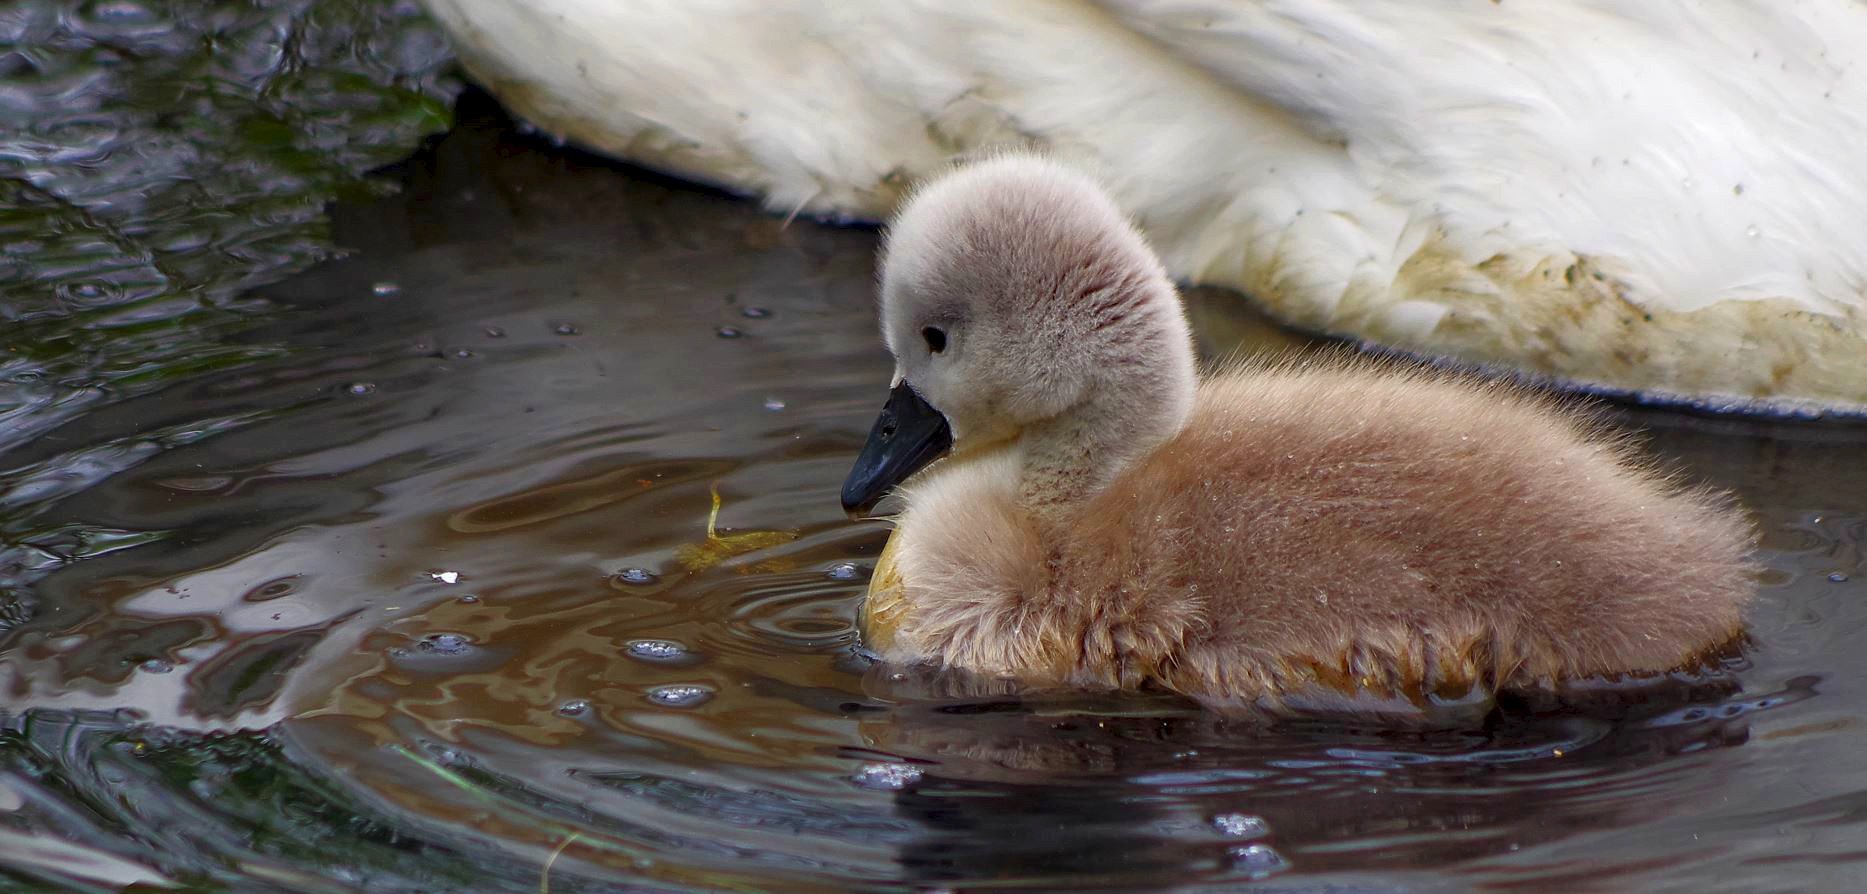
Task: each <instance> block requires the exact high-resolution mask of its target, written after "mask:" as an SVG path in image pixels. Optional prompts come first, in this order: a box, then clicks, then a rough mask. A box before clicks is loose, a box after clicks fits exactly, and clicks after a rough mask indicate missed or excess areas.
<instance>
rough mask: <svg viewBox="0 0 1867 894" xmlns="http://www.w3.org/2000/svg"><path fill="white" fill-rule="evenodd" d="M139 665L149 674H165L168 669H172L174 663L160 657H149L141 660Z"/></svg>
mask: <svg viewBox="0 0 1867 894" xmlns="http://www.w3.org/2000/svg"><path fill="white" fill-rule="evenodd" d="M139 666H140V667H141V668H142V669H143V671H144V672H145V673H151V674H166V673H168V672H169V671H172V670H174V669H175V665H173V664H170V663H168V662H166V661H163V660H162V659H160V658H151V659H149V660H148V661H145V662H143V663H142V664H141V665H139Z"/></svg>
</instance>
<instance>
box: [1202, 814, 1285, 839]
mask: <svg viewBox="0 0 1867 894" xmlns="http://www.w3.org/2000/svg"><path fill="white" fill-rule="evenodd" d="M1212 828H1214V829H1217V830H1218V831H1219V834H1220V835H1224V836H1225V837H1227V838H1263V837H1264V836H1266V835H1269V834H1271V824H1270V823H1267V822H1265V821H1264V817H1261V816H1253V815H1251V814H1249V813H1221V814H1219V815H1218V816H1215V817H1213V818H1212Z"/></svg>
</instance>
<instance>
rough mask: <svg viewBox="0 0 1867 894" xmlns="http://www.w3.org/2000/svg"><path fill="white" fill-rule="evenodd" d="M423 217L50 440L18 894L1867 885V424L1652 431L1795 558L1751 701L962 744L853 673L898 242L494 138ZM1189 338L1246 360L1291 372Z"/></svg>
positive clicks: (1780, 556)
mask: <svg viewBox="0 0 1867 894" xmlns="http://www.w3.org/2000/svg"><path fill="white" fill-rule="evenodd" d="M384 179H385V181H386V182H389V183H393V184H399V185H400V190H399V191H397V192H396V193H395V194H393V195H386V196H382V195H379V196H377V197H375V198H369V197H353V198H351V199H349V200H346V201H344V202H340V203H339V204H338V205H336V206H335V207H334V208H333V209H332V211H331V215H332V221H333V224H332V230H331V234H330V235H331V237H332V238H333V239H334V240H335V241H336V243H338V244H340V245H343V246H347V247H349V248H351V249H353V253H352V254H350V255H349V256H348V257H344V258H342V259H338V260H331V261H327V262H325V263H322V264H319V265H317V266H315V267H313V268H311V269H309V270H307V271H305V272H303V273H301V274H299V275H296V276H294V277H292V278H290V279H287V280H285V281H283V282H279V283H277V284H274V285H269V286H264V287H261V288H258V289H257V290H252V291H248V292H244V293H241V297H240V298H239V300H240V301H241V302H244V304H243V305H242V306H243V307H244V308H246V309H245V310H244V311H243V312H242V313H241V314H239V316H238V319H237V321H236V322H234V323H230V324H229V325H227V326H225V327H223V328H219V329H214V330H212V331H211V332H207V333H206V334H205V335H201V332H200V330H191V331H192V332H195V334H196V335H201V337H202V338H204V339H205V341H204V343H203V345H202V346H199V347H197V348H194V349H191V350H209V351H213V352H217V353H215V356H218V357H224V358H227V359H226V361H225V362H221V363H216V364H211V365H205V366H202V367H199V368H194V369H190V370H188V371H187V372H186V373H185V374H181V375H175V376H171V377H169V378H167V379H166V380H164V381H162V382H160V383H158V384H157V385H155V386H152V387H150V388H148V389H144V390H140V391H133V392H124V393H115V392H113V393H111V394H109V395H107V398H104V399H99V400H97V401H96V402H94V403H92V404H89V405H86V406H83V407H81V408H78V409H75V410H72V411H69V412H66V411H54V410H52V409H50V408H40V409H32V410H26V411H22V412H23V413H24V415H25V416H26V418H27V419H28V423H27V424H30V425H33V426H35V429H34V432H35V433H34V436H32V437H30V438H25V437H21V438H16V439H14V440H12V441H11V442H10V449H9V450H7V451H6V452H5V453H0V470H3V471H0V475H4V476H5V479H4V480H5V482H6V484H7V486H9V487H10V488H11V491H10V492H9V493H10V494H11V495H10V496H9V497H8V503H7V505H8V509H9V511H16V512H27V511H29V512H30V514H31V517H32V518H33V519H36V520H37V522H36V524H38V525H39V526H40V527H41V528H44V529H46V530H58V531H67V532H71V533H70V534H69V536H68V537H67V538H66V540H63V541H56V540H49V539H48V540H43V541H35V542H36V543H41V544H42V546H41V548H42V549H43V550H44V552H45V553H46V554H47V555H48V556H50V557H51V558H49V559H47V560H46V561H45V562H44V563H43V565H42V566H35V567H38V568H39V571H40V572H41V573H37V574H29V573H26V572H25V571H21V570H19V569H16V577H17V579H18V583H17V584H16V585H15V587H16V592H17V593H18V594H19V598H18V599H17V600H16V601H15V602H13V603H11V605H13V606H14V608H12V609H11V611H12V614H11V615H9V619H10V620H9V622H8V623H9V626H10V628H11V629H9V630H8V631H7V632H5V633H4V635H3V638H0V693H4V695H0V704H4V706H5V708H4V712H3V715H0V717H3V719H0V849H4V852H5V853H6V854H7V857H6V858H5V859H4V861H0V864H3V868H0V889H4V890H20V891H27V890H43V889H45V887H47V886H51V887H56V888H59V889H65V890H85V891H90V890H118V889H119V888H120V887H122V886H124V885H128V884H135V883H140V884H142V885H143V886H145V887H144V888H143V889H144V890H161V889H166V888H180V889H185V890H240V891H248V890H302V891H437V890H486V891H543V890H548V891H598V890H603V891H610V890H655V891H659V890H670V891H690V890H722V889H728V890H786V891H842V890H852V889H854V890H874V891H929V890H939V889H948V890H994V889H1003V888H1022V889H1031V888H1036V889H1049V890H1089V889H1110V890H1154V889H1161V888H1184V889H1189V890H1235V889H1248V888H1252V887H1253V886H1257V885H1262V886H1264V887H1265V889H1266V890H1273V889H1274V890H1316V891H1323V890H1329V891H1339V890H1348V891H1360V890H1410V891H1464V890H1519V889H1521V890H1589V889H1603V890H1627V889H1632V888H1638V889H1649V890H1690V891H1706V890H1751V891H1768V890H1783V891H1790V890H1814V889H1830V890H1845V889H1848V888H1849V887H1851V886H1853V885H1855V884H1858V883H1859V882H1860V881H1861V880H1862V878H1863V868H1864V867H1867V846H1864V845H1863V842H1867V829H1864V828H1863V822H1864V821H1867V749H1863V748H1862V747H1861V746H1862V738H1863V737H1862V735H1861V732H1860V730H1859V729H1858V728H1857V727H1858V723H1859V717H1860V716H1861V712H1862V709H1863V706H1867V687H1864V686H1863V683H1862V682H1861V681H1862V680H1863V679H1864V678H1867V674H1864V673H1863V671H1867V656H1864V655H1863V650H1862V649H1861V648H1860V647H1859V643H1860V642H1862V637H1863V636H1864V635H1867V630H1864V629H1863V628H1864V627H1867V606H1863V605H1862V602H1863V597H1864V596H1867V558H1864V557H1863V552H1862V549H1863V544H1864V543H1867V467H1864V466H1863V462H1862V459H1863V457H1864V456H1867V450H1864V449H1863V448H1867V428H1863V427H1861V426H1845V425H1833V424H1830V425H1817V424H1807V423H1796V424H1789V423H1769V422H1750V421H1738V420H1719V419H1705V418H1697V417H1692V416H1685V415H1677V414H1669V413H1665V412H1660V411H1650V410H1641V411H1634V410H1626V411H1621V413H1620V414H1621V416H1622V417H1623V418H1624V420H1625V421H1626V422H1627V423H1628V424H1629V425H1631V426H1635V427H1638V428H1641V429H1643V430H1645V431H1646V432H1647V435H1648V438H1649V440H1650V443H1651V445H1652V448H1653V450H1654V451H1655V452H1656V453H1657V454H1659V455H1660V456H1661V457H1662V458H1663V459H1664V461H1666V462H1668V463H1670V464H1672V465H1674V466H1675V467H1677V468H1678V469H1679V470H1680V471H1681V473H1682V474H1684V475H1686V476H1688V477H1690V478H1692V479H1694V480H1700V481H1706V482H1710V483H1712V484H1715V485H1717V486H1720V487H1724V488H1729V489H1732V490H1734V491H1735V492H1736V493H1737V494H1738V495H1739V497H1740V498H1741V499H1742V500H1743V502H1744V504H1745V505H1746V506H1747V507H1748V508H1749V509H1750V511H1751V512H1752V513H1753V514H1754V516H1755V518H1756V520H1757V523H1758V524H1759V525H1760V527H1761V528H1762V530H1763V532H1764V547H1765V551H1764V560H1765V561H1766V562H1767V564H1768V569H1769V570H1768V572H1767V575H1766V580H1765V581H1764V589H1763V593H1762V596H1761V598H1760V600H1759V601H1758V603H1757V605H1756V608H1755V610H1754V612H1753V615H1752V618H1753V620H1752V632H1753V636H1754V639H1755V643H1754V645H1753V646H1752V647H1751V648H1750V649H1749V651H1748V652H1747V656H1746V658H1745V659H1744V660H1742V661H1739V662H1735V663H1733V665H1732V666H1731V667H1730V668H1728V673H1729V674H1730V675H1731V677H1732V679H1733V680H1734V681H1735V682H1736V684H1737V686H1738V687H1739V689H1740V691H1738V692H1735V693H1734V694H1730V695H1728V696H1722V697H1717V698H1703V697H1701V698H1700V699H1699V700H1698V701H1681V702H1666V703H1655V704H1648V705H1641V706H1637V708H1636V710H1633V711H1631V712H1629V713H1628V714H1627V716H1624V717H1620V718H1614V717H1584V716H1579V715H1574V714H1558V715H1555V716H1542V717H1532V716H1516V717H1510V718H1504V719H1500V720H1498V721H1497V722H1494V723H1492V724H1490V725H1488V726H1486V727H1484V728H1482V729H1475V730H1471V731H1469V732H1465V733H1460V734H1447V733H1441V734H1432V735H1400V734H1393V733H1383V732H1381V731H1379V730H1373V729H1358V728H1354V727H1350V726H1343V725H1340V724H1336V725H1330V724H1314V725H1309V726H1293V727H1289V728H1283V729H1275V730H1264V729H1260V728H1255V727H1254V728H1248V729H1247V728H1242V727H1240V726H1238V725H1235V724H1233V725H1228V724H1227V723H1225V722H1223V721H1221V720H1219V719H1216V718H1213V717H1211V716H1207V715H1204V714H1201V713H1200V712H1198V711H1196V710H1192V709H1190V708H1189V707H1188V706H1187V705H1185V704H1183V703H1180V702H1178V701H1175V700H1171V699H1161V698H1148V697H1138V696H1137V697H1126V698H1123V697H1103V696H1082V697H1048V698H1041V699H1022V700H1021V699H1016V698H1010V697H1004V698H990V699H972V700H965V699H939V698H926V697H924V696H925V695H926V693H924V692H922V691H919V690H918V689H917V688H916V686H915V685H914V683H913V681H910V680H896V679H894V678H893V677H892V675H891V674H890V673H889V672H888V671H887V670H886V669H879V670H878V669H876V668H872V667H869V666H867V665H866V663H865V662H863V661H862V660H861V659H860V657H859V656H858V655H857V654H856V653H855V651H854V649H853V646H854V644H855V634H854V629H853V622H854V615H855V608H856V602H857V599H858V597H859V596H860V593H861V591H862V589H863V587H864V586H865V576H866V573H867V571H868V569H869V567H870V565H871V563H872V562H873V560H874V557H875V555H876V554H877V552H878V551H879V549H880V546H881V543H882V541H883V539H884V537H885V528H884V526H882V525H881V524H879V523H875V522H851V521H848V520H846V519H845V518H844V517H843V516H842V513H841V511H840V509H839V507H838V500H837V489H838V486H839V484H840V482H841V480H842V476H843V474H844V473H845V472H846V471H847V468H848V464H849V462H850V461H851V458H852V457H853V456H854V454H855V452H856V450H857V449H858V447H859V446H860V443H861V440H862V438H863V435H864V433H865V432H866V430H867V426H868V424H869V422H870V421H871V420H872V418H873V414H874V413H875V411H876V410H877V409H878V408H879V406H880V403H881V401H882V399H883V396H884V392H885V387H886V383H887V378H888V373H889V364H888V361H887V358H886V356H885V354H884V353H883V351H882V349H881V348H880V346H879V344H878V342H877V339H876V337H875V331H874V330H875V327H874V323H873V319H872V314H873V308H872V277H873V267H872V254H873V250H874V248H875V236H874V234H873V233H872V232H870V231H866V230H860V229H837V228H830V227H823V226H818V225H814V224H810V223H807V222H803V221H796V222H791V223H789V224H787V223H786V222H785V221H783V220H782V219H779V218H774V217H772V216H769V215H765V214H762V213H759V212H758V211H757V210H756V209H755V208H754V207H753V206H752V205H751V204H750V203H748V202H744V201H740V200H736V199H733V198H730V197H725V196H720V195H717V194H712V193H708V192H705V191H702V190H698V189H694V188H690V187H684V186H680V185H676V184H672V183H669V182H667V181H663V180H661V179H658V178H655V177H653V176H652V175H647V174H644V173H641V172H637V171H630V170H626V169H621V168H618V167H615V166H612V165H608V164H605V163H602V162H599V161H596V160H593V159H590V158H588V157H584V156H580V155H577V154H575V153H571V152H565V151H559V150H553V149H552V148H550V147H548V146H545V145H542V144H540V143H539V142H538V141H536V140H533V139H531V138H528V137H525V136H523V135H521V134H519V133H518V132H516V131H515V129H514V128H513V127H511V126H510V124H509V123H507V122H505V121H503V120H502V119H500V118H499V117H498V116H497V114H496V113H494V112H492V111H490V110H488V109H486V108H484V107H483V106H480V105H474V104H470V105H469V106H468V107H467V108H466V110H465V111H464V112H463V120H462V121H461V122H460V124H459V125H458V126H457V127H456V129H455V130H454V131H453V132H451V133H450V134H449V135H448V136H447V137H446V138H445V139H443V140H441V141H440V142H439V143H438V144H436V145H434V146H432V147H430V148H429V149H427V150H424V151H423V152H422V153H421V154H420V155H418V156H417V157H416V158H415V159H414V160H412V161H410V162H408V163H407V164H404V165H402V166H400V167H398V168H397V169H395V170H392V171H389V172H387V173H386V174H385V175H384ZM1191 298H1192V301H1193V307H1194V315H1195V317H1196V319H1197V321H1198V324H1199V330H1200V337H1201V340H1202V345H1203V348H1204V350H1205V351H1206V353H1207V354H1208V355H1209V356H1214V355H1219V354H1223V353H1225V352H1228V351H1231V350H1234V349H1242V350H1247V351H1260V350H1278V349H1282V348H1284V347H1288V346H1291V345H1296V344H1300V340H1298V339H1296V338H1294V337H1292V336H1289V335H1286V334H1283V333H1280V332H1278V331H1277V330H1275V329H1273V328H1272V327H1269V326H1267V325H1266V324H1264V323H1263V322H1262V321H1261V320H1258V319H1256V318H1255V317H1253V316H1252V315H1251V314H1250V313H1249V312H1248V311H1246V310H1244V309H1243V307H1242V305H1241V304H1240V302H1239V300H1238V299H1237V297H1236V296H1231V295H1226V294H1222V293H1206V292H1196V293H1194V294H1193V295H1192V296H1191ZM714 494H717V495H718V497H719V501H720V509H719V513H718V517H717V521H716V525H715V530H714V532H713V536H711V537H710V536H709V532H708V518H709V511H710V508H711V506H712V503H713V495H714ZM44 544H50V545H44Z"/></svg>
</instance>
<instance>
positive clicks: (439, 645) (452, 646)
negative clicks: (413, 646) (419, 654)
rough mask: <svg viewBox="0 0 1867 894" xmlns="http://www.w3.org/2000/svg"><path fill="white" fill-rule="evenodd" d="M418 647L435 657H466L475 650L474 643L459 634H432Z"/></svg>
mask: <svg viewBox="0 0 1867 894" xmlns="http://www.w3.org/2000/svg"><path fill="white" fill-rule="evenodd" d="M418 645H419V648H420V649H421V650H422V651H423V652H430V653H433V654H435V655H464V654H466V653H467V652H470V651H472V650H473V641H472V640H470V639H468V638H467V637H465V636H462V635H461V634H458V633H430V634H428V635H427V636H424V637H422V638H421V642H420V643H419V644H418Z"/></svg>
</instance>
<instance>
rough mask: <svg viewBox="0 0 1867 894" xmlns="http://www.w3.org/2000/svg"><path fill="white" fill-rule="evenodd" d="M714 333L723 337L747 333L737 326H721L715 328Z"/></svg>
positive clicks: (734, 336) (733, 336) (735, 336)
mask: <svg viewBox="0 0 1867 894" xmlns="http://www.w3.org/2000/svg"><path fill="white" fill-rule="evenodd" d="M713 334H714V335H717V336H719V337H721V338H738V337H739V336H742V335H744V334H745V333H744V332H741V331H739V329H738V327H736V326H721V327H720V328H718V329H716V330H714V331H713Z"/></svg>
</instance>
